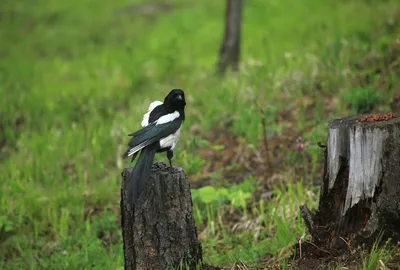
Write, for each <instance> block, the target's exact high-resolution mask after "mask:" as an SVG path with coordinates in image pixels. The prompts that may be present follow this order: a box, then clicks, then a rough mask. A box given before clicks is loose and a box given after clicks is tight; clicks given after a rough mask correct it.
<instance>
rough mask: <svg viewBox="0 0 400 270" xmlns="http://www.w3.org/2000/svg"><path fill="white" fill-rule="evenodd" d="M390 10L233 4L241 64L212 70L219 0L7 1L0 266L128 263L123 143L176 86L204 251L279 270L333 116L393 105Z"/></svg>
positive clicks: (224, 260) (0, 30)
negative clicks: (123, 230) (239, 17)
mask: <svg viewBox="0 0 400 270" xmlns="http://www.w3.org/2000/svg"><path fill="white" fill-rule="evenodd" d="M399 11H400V7H399V3H398V1H397V0H381V1H378V0H376V1H372V0H346V1H345V0H325V1H320V0H302V1H300V0H280V1H277V0H268V1H267V0H253V1H244V4H243V22H242V42H241V46H242V52H241V63H240V72H239V73H231V72H228V73H227V74H226V76H225V77H224V78H219V77H217V76H215V70H216V63H217V61H218V51H219V46H220V43H221V41H222V37H223V29H224V12H225V1H194V0H190V1H183V0H170V1H164V2H152V1H139V0H130V1H127V0H118V1H103V0H98V1H93V0H79V1H78V0H71V1H69V2H68V1H60V0H41V1H38V0H13V1H11V0H9V1H2V2H1V3H0V57H1V61H0V187H1V189H0V268H1V269H123V251H122V238H121V234H120V224H119V218H120V214H119V199H120V197H119V188H120V180H121V179H120V172H121V170H122V169H123V168H124V167H127V166H130V164H129V162H128V161H122V160H121V158H120V155H121V154H122V153H123V151H124V150H125V145H126V143H127V141H128V139H129V137H127V134H128V133H130V132H132V131H135V130H137V129H138V128H139V127H140V121H141V119H142V116H143V114H144V113H145V112H146V110H147V107H148V105H149V103H150V102H151V101H153V100H162V99H163V98H164V96H165V95H166V94H167V93H168V92H169V91H170V89H171V88H182V89H184V90H185V93H186V97H187V104H188V105H187V108H186V114H187V120H186V122H185V124H184V128H183V131H182V137H181V139H180V142H179V144H178V146H177V149H176V151H175V159H174V165H176V166H182V167H183V168H184V169H185V171H186V173H187V174H188V178H189V181H190V182H191V185H192V187H193V190H192V195H193V200H194V214H195V218H196V224H197V228H198V232H199V238H200V240H201V242H202V244H203V249H204V259H205V262H207V263H209V264H215V265H220V266H224V267H232V266H234V265H236V264H238V263H242V264H244V265H246V266H247V267H248V268H249V269H253V268H256V267H263V266H266V265H273V264H275V263H277V264H278V265H280V266H281V267H285V266H286V264H287V261H288V258H289V257H290V254H291V246H292V245H293V244H294V243H296V241H298V239H299V237H304V236H305V234H306V231H305V228H304V224H303V223H302V221H301V218H298V206H299V205H300V204H303V203H307V204H308V205H309V206H311V207H312V208H315V207H316V206H317V200H318V190H319V189H318V186H317V185H315V184H316V183H317V184H318V180H319V178H320V176H321V175H322V166H323V155H322V152H321V150H320V149H319V148H318V146H317V142H318V141H322V142H324V141H325V140H326V138H327V120H329V119H331V118H334V117H340V116H344V115H348V114H355V113H359V112H370V111H388V110H390V109H391V107H390V106H391V102H392V99H393V96H395V95H396V91H397V92H399V91H400V72H399V62H398V61H397V60H398V58H399V55H400V53H399V50H398V46H399V40H397V41H396V38H399V37H400V35H399V29H400V25H399V18H400V13H399ZM393 55H394V57H393ZM389 56H390V57H389ZM396 59H397V60H396ZM396 61H397V62H396ZM382 67H385V68H382ZM263 119H264V121H265V123H266V130H265V132H266V136H267V138H268V141H269V155H270V159H271V163H272V166H270V167H269V168H267V166H266V160H267V158H266V157H267V154H266V151H265V149H263V145H264V144H263V134H264V130H263V125H262V122H263ZM157 160H160V161H165V157H164V155H162V156H158V157H157Z"/></svg>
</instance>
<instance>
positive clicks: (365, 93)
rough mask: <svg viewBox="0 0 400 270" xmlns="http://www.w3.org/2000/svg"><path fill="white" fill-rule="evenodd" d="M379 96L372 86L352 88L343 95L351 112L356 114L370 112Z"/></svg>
mask: <svg viewBox="0 0 400 270" xmlns="http://www.w3.org/2000/svg"><path fill="white" fill-rule="evenodd" d="M380 98H381V95H380V93H379V92H378V90H376V89H374V88H353V89H350V90H349V91H348V93H347V94H346V97H345V99H346V101H347V102H348V103H349V104H350V107H351V109H352V111H353V113H356V114H359V113H368V112H371V111H372V110H373V109H374V108H375V106H376V104H377V103H378V102H379V101H380Z"/></svg>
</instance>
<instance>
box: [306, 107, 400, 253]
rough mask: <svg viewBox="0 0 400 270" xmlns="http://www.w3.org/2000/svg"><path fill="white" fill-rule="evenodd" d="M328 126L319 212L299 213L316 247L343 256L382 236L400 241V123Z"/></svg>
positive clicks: (384, 119) (380, 120)
mask: <svg viewBox="0 0 400 270" xmlns="http://www.w3.org/2000/svg"><path fill="white" fill-rule="evenodd" d="M328 127H329V135H328V146H327V148H326V149H325V170H324V175H323V183H322V187H321V193H320V201H319V208H318V211H317V212H316V214H313V213H311V212H310V211H309V210H308V209H307V207H306V206H302V207H301V208H300V211H301V214H302V216H303V218H304V220H305V224H306V225H307V227H308V229H309V231H310V233H311V235H312V238H313V242H314V245H315V246H311V247H312V248H313V249H314V251H315V252H316V250H315V247H318V249H319V250H318V252H321V251H324V250H325V252H329V255H335V253H336V254H337V255H339V254H342V253H343V252H344V251H347V250H349V249H351V248H352V247H353V246H356V245H358V244H361V243H367V244H371V243H373V242H374V241H376V240H377V239H378V237H382V236H383V238H388V237H391V238H393V239H394V240H396V239H400V238H399V236H400V234H399V233H400V230H399V228H400V118H397V117H396V115H393V114H392V113H389V114H385V115H368V116H352V117H345V118H340V119H335V120H332V121H329V124H328ZM304 250H305V248H304V246H303V251H304Z"/></svg>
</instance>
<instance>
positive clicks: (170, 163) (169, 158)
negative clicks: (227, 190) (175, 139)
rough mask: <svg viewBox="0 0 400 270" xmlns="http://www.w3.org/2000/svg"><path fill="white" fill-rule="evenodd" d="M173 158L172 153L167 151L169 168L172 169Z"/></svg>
mask: <svg viewBox="0 0 400 270" xmlns="http://www.w3.org/2000/svg"><path fill="white" fill-rule="evenodd" d="M173 156H174V152H173V151H172V150H168V151H167V158H168V160H169V166H170V167H172V161H171V160H172V157H173Z"/></svg>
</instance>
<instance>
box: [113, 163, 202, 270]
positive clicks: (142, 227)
mask: <svg viewBox="0 0 400 270" xmlns="http://www.w3.org/2000/svg"><path fill="white" fill-rule="evenodd" d="M131 170H132V168H130V169H124V171H123V172H122V178H123V179H122V187H121V215H122V220H121V226H122V235H123V240H124V256H125V269H129V270H131V269H172V268H174V267H177V266H179V264H182V265H183V268H182V269H187V268H186V266H189V269H196V265H197V264H198V263H200V262H201V260H202V249H201V244H200V242H199V241H198V239H197V231H196V227H195V223H194V219H193V215H192V198H191V194H190V187H189V184H188V182H187V180H186V177H185V173H184V171H183V169H182V168H177V167H173V168H170V167H167V166H166V165H165V164H164V163H156V164H154V165H153V168H152V172H151V176H150V178H149V180H148V181H147V183H145V185H144V187H143V190H142V193H141V195H140V197H139V199H138V200H137V202H136V204H135V205H134V206H132V204H131V203H130V202H128V201H127V199H126V198H127V190H126V186H127V181H129V174H130V172H131Z"/></svg>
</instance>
